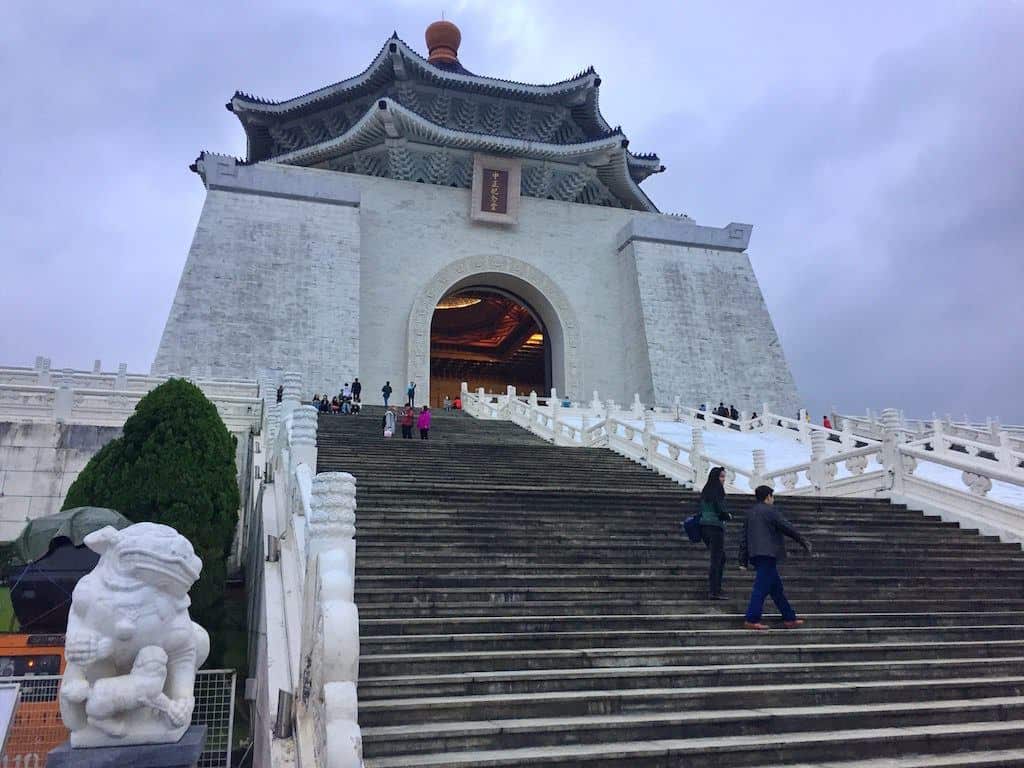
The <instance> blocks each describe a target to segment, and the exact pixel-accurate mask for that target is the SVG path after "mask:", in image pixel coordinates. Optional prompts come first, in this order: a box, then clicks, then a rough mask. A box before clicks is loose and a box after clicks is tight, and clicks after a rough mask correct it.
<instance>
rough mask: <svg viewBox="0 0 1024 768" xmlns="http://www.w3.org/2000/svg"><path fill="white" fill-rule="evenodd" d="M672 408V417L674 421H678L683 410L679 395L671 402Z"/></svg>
mask: <svg viewBox="0 0 1024 768" xmlns="http://www.w3.org/2000/svg"><path fill="white" fill-rule="evenodd" d="M672 406H673V407H672V411H673V416H674V417H675V420H676V421H680V420H681V419H682V413H683V408H682V403H681V401H680V398H679V395H676V396H675V399H674V400H673V401H672Z"/></svg>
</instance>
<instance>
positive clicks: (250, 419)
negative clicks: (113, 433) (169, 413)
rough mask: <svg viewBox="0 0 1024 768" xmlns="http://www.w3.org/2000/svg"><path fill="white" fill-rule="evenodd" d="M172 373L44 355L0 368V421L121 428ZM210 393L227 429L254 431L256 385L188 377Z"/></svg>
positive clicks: (258, 408) (259, 412)
mask: <svg viewBox="0 0 1024 768" xmlns="http://www.w3.org/2000/svg"><path fill="white" fill-rule="evenodd" d="M170 378H173V377H171V376H144V375H139V374H129V373H128V370H127V366H126V365H125V364H124V363H122V364H121V365H120V366H119V368H118V371H117V373H103V372H101V371H99V370H98V366H97V369H96V370H93V371H76V370H72V369H70V368H64V369H61V370H53V369H51V368H50V361H49V359H48V358H43V357H40V358H37V360H36V366H35V367H34V368H15V367H0V421H17V422H34V423H63V424H89V425H93V426H113V427H120V426H122V425H123V424H124V422H125V420H126V419H127V418H128V417H129V416H131V414H132V413H133V412H134V410H135V406H136V405H138V402H139V400H141V399H142V397H143V396H144V395H145V394H146V393H147V392H149V391H150V390H152V389H154V388H155V387H157V386H159V385H160V384H162V383H164V382H165V381H167V380H168V379H170ZM191 378H192V381H193V383H195V384H196V386H198V387H199V388H200V389H201V390H202V391H203V393H204V394H205V395H206V396H207V397H208V398H210V400H211V401H212V402H213V404H214V405H215V406H216V408H217V412H218V413H219V414H220V417H221V419H223V421H224V424H225V425H226V426H227V428H228V430H229V431H231V432H247V431H256V430H257V429H258V428H259V424H260V421H261V419H262V417H263V405H262V402H261V401H260V400H259V398H258V397H257V387H256V384H255V382H251V381H229V380H223V379H207V378H201V377H198V376H193V377H191Z"/></svg>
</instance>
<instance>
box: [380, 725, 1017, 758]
mask: <svg viewBox="0 0 1024 768" xmlns="http://www.w3.org/2000/svg"><path fill="white" fill-rule="evenodd" d="M1022 743H1024V720H1021V721H1017V720H1011V721H1008V722H980V723H974V722H964V723H960V724H958V725H956V726H955V727H954V726H950V725H949V724H945V723H944V724H940V725H915V726H906V727H882V728H863V729H855V730H845V731H825V732H817V731H812V732H795V733H784V734H780V735H777V736H775V735H763V736H747V735H739V736H728V737H722V738H713V737H712V738H696V739H663V740H655V741H637V742H618V743H614V744H608V745H604V744H578V745H565V746H554V747H538V748H532V749H531V748H526V749H510V750H474V751H467V752H448V751H446V752H444V753H431V754H424V755H400V756H391V757H379V758H369V759H367V761H366V768H414V767H415V768H428V767H429V768H433V767H434V766H447V767H449V768H482V766H487V767H488V768H500V767H501V766H527V765H529V766H546V767H555V768H563V767H566V768H567V767H568V766H588V768H589V767H591V766H595V767H596V766H600V767H601V768H604V766H627V765H628V766H636V767H637V768H678V766H680V765H685V766H687V768H718V767H720V766H751V765H756V764H761V763H763V762H764V761H765V760H766V759H769V760H771V761H772V762H773V763H774V764H775V765H779V764H781V763H784V764H790V765H792V764H793V763H795V762H797V761H804V762H806V761H809V760H810V761H818V763H819V764H820V763H821V761H823V760H832V759H833V758H834V757H835V756H836V755H840V754H841V755H850V754H856V755H858V757H860V758H861V759H866V758H884V757H889V756H903V755H906V754H908V753H918V754H932V755H934V754H944V753H947V752H950V751H954V750H960V751H976V750H993V749H995V750H1008V749H1017V748H1019V746H1020V744H1022Z"/></svg>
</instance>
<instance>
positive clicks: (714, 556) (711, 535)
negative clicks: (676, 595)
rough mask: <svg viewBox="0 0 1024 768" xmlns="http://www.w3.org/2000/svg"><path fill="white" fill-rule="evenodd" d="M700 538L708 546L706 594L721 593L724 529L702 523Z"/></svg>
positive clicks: (723, 563) (723, 570)
mask: <svg viewBox="0 0 1024 768" xmlns="http://www.w3.org/2000/svg"><path fill="white" fill-rule="evenodd" d="M700 538H701V541H703V542H704V546H705V547H707V548H708V553H709V555H710V557H711V562H710V564H709V565H708V594H709V595H720V594H722V575H723V573H724V572H725V529H724V528H719V527H718V526H717V525H702V526H701V527H700Z"/></svg>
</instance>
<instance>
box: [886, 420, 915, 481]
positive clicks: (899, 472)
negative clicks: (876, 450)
mask: <svg viewBox="0 0 1024 768" xmlns="http://www.w3.org/2000/svg"><path fill="white" fill-rule="evenodd" d="M882 428H883V430H884V433H883V436H882V465H883V466H884V467H885V468H886V469H887V470H888V471H889V476H890V478H891V480H892V490H893V492H894V493H903V478H904V476H905V475H909V474H913V472H914V469H915V468H916V467H917V461H916V460H915V459H914V458H913V457H912V456H903V455H902V454H901V453H900V450H899V446H900V444H901V443H903V442H904V438H903V427H902V423H901V419H900V412H899V411H897V410H896V409H895V408H884V409H883V410H882Z"/></svg>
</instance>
